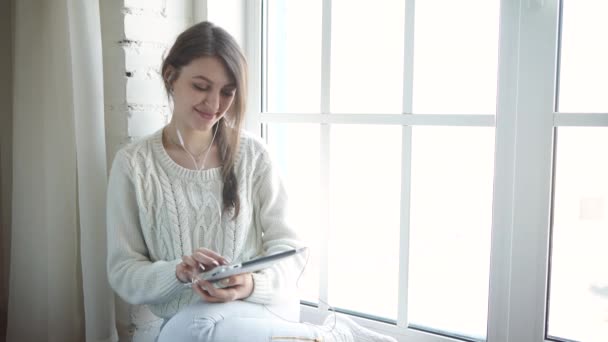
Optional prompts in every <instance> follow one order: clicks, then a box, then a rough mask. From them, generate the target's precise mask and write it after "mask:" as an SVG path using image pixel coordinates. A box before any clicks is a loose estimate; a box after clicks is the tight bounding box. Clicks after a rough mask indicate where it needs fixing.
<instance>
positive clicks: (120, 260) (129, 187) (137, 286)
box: [107, 150, 183, 304]
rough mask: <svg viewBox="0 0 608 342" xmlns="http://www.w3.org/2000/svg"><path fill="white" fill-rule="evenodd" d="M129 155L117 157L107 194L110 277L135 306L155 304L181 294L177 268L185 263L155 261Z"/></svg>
mask: <svg viewBox="0 0 608 342" xmlns="http://www.w3.org/2000/svg"><path fill="white" fill-rule="evenodd" d="M131 177H132V169H131V168H130V167H129V161H128V156H127V154H126V153H125V152H124V151H123V150H121V151H119V152H118V153H117V154H116V157H115V159H114V163H113V165H112V170H111V171H110V179H109V182H108V194H107V230H108V260H107V268H108V278H109V279H110V285H111V286H112V288H113V289H114V291H116V293H118V295H119V296H120V297H121V298H123V299H124V300H125V301H127V302H129V303H131V304H155V303H162V302H165V301H167V300H169V299H170V298H171V297H172V296H174V295H176V294H177V293H179V292H180V291H181V290H182V289H183V286H182V283H181V282H180V281H179V280H178V279H177V277H176V275H175V272H176V266H177V265H178V264H179V263H180V262H181V261H182V260H181V259H176V260H172V261H156V262H151V261H150V259H149V253H148V250H147V247H146V243H145V241H144V238H143V235H142V232H141V225H140V221H139V207H138V205H137V198H136V195H135V185H134V183H133V181H132V178H131Z"/></svg>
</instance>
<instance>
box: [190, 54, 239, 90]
mask: <svg viewBox="0 0 608 342" xmlns="http://www.w3.org/2000/svg"><path fill="white" fill-rule="evenodd" d="M182 72H183V75H184V76H186V77H188V78H193V79H201V80H205V81H206V82H209V83H212V84H213V85H218V86H220V87H223V86H226V85H234V80H233V78H232V77H231V76H230V73H229V72H228V70H227V69H226V66H225V65H224V63H223V62H222V60H221V59H220V58H219V57H211V56H204V57H199V58H196V59H193V60H192V61H191V62H190V63H189V64H188V65H186V66H184V67H183V69H182Z"/></svg>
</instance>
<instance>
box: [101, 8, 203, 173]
mask: <svg viewBox="0 0 608 342" xmlns="http://www.w3.org/2000/svg"><path fill="white" fill-rule="evenodd" d="M193 1H200V0H170V1H169V0H110V1H109V0H104V1H100V9H101V16H102V18H101V19H102V20H101V22H102V36H103V37H102V39H103V53H104V56H103V62H104V83H105V87H104V91H105V108H106V109H105V112H106V132H107V133H106V139H107V145H108V163H109V165H110V163H111V161H112V159H113V157H114V154H115V153H116V151H117V150H118V149H119V148H120V147H121V146H122V145H124V144H125V143H126V142H128V141H130V140H132V139H135V138H138V137H141V136H144V135H147V134H150V133H152V132H154V131H155V130H157V129H159V128H160V127H162V126H163V125H164V124H165V123H166V122H167V120H168V118H169V108H168V106H167V97H166V95H165V92H164V88H163V85H162V79H161V77H160V73H159V70H160V65H161V62H162V57H163V54H164V53H166V50H168V48H169V47H170V45H171V43H173V41H174V40H175V38H176V37H177V35H178V34H179V33H180V32H181V31H183V30H184V29H185V28H186V27H188V26H190V25H191V24H192V23H193V22H194V17H193V7H194V5H193Z"/></svg>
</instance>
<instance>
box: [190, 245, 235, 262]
mask: <svg viewBox="0 0 608 342" xmlns="http://www.w3.org/2000/svg"><path fill="white" fill-rule="evenodd" d="M193 256H195V257H196V256H198V257H200V258H204V259H205V260H206V261H208V262H210V265H211V264H213V265H215V266H219V265H228V264H229V261H228V259H226V258H225V257H223V256H221V255H219V254H218V253H216V252H214V251H212V250H210V249H207V248H198V249H197V250H195V251H194V253H193ZM197 260H198V258H197ZM199 262H202V260H199Z"/></svg>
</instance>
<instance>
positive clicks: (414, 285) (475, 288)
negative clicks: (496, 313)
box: [408, 127, 494, 339]
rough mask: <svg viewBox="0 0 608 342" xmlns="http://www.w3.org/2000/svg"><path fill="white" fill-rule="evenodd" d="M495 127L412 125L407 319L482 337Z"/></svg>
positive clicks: (420, 325)
mask: <svg viewBox="0 0 608 342" xmlns="http://www.w3.org/2000/svg"><path fill="white" fill-rule="evenodd" d="M493 165H494V128H487V127H414V128H413V133H412V193H411V209H410V263H409V295H408V298H409V314H408V317H409V321H410V325H413V326H417V327H421V328H430V329H432V330H439V331H443V332H446V333H448V334H455V335H464V336H468V337H474V338H481V339H483V338H485V336H486V320H487V306H488V286H489V265H490V233H491V225H492V188H493Z"/></svg>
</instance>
